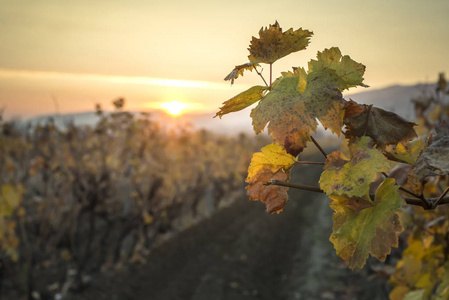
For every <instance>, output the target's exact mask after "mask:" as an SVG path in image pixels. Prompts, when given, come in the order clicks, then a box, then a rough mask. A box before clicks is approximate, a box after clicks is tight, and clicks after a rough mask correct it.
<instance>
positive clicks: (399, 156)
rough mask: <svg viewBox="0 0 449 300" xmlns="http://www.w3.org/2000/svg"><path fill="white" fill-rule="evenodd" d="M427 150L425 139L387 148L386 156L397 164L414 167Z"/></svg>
mask: <svg viewBox="0 0 449 300" xmlns="http://www.w3.org/2000/svg"><path fill="white" fill-rule="evenodd" d="M425 148H426V143H425V142H424V140H423V139H417V140H414V141H411V142H408V143H407V144H403V143H399V144H397V146H396V147H393V146H391V145H389V146H387V148H386V153H385V156H386V157H387V158H388V159H390V160H394V161H397V162H402V163H407V164H410V165H412V166H414V165H415V163H416V160H417V159H418V157H419V156H420V154H421V152H422V151H423V150H424V149H425Z"/></svg>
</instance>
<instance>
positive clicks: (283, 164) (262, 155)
mask: <svg viewBox="0 0 449 300" xmlns="http://www.w3.org/2000/svg"><path fill="white" fill-rule="evenodd" d="M294 164H295V157H294V156H292V155H290V154H288V153H287V151H285V149H284V148H283V147H282V146H281V145H279V144H270V145H268V146H265V147H263V148H262V152H256V153H254V154H253V158H252V159H251V163H250V165H249V168H248V177H247V178H246V181H247V182H250V181H252V180H253V178H254V177H255V176H256V175H257V173H259V171H260V170H262V169H265V168H266V169H269V170H271V172H272V173H276V172H277V171H279V170H280V169H284V170H289V169H290V168H291V167H293V165H294Z"/></svg>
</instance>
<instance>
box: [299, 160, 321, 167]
mask: <svg viewBox="0 0 449 300" xmlns="http://www.w3.org/2000/svg"><path fill="white" fill-rule="evenodd" d="M295 164H297V165H321V166H324V162H316V161H295Z"/></svg>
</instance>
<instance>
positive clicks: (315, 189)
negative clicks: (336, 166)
mask: <svg viewBox="0 0 449 300" xmlns="http://www.w3.org/2000/svg"><path fill="white" fill-rule="evenodd" d="M265 185H280V186H286V187H291V188H295V189H299V190H305V191H311V192H316V193H324V191H323V190H322V189H320V188H319V187H317V186H313V185H305V184H298V183H290V182H286V181H281V180H276V179H271V182H267V183H265Z"/></svg>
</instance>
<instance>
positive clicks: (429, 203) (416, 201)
mask: <svg viewBox="0 0 449 300" xmlns="http://www.w3.org/2000/svg"><path fill="white" fill-rule="evenodd" d="M264 185H279V186H285V187H290V188H294V189H299V190H305V191H310V192H316V193H323V194H324V191H323V190H322V189H320V188H319V187H317V186H312V185H305V184H298V183H290V182H286V181H281V180H275V179H272V180H271V182H267V183H265V184H264ZM445 192H446V193H447V192H449V187H448V188H447V189H446V191H445ZM446 193H443V194H442V195H441V196H440V197H439V198H429V199H425V200H426V202H423V201H422V199H420V198H410V197H405V198H403V199H404V201H405V202H406V203H407V204H409V205H416V206H421V207H422V208H424V209H435V208H436V207H437V206H438V205H442V204H448V203H449V196H447V197H445V195H446ZM369 196H370V198H372V199H374V196H375V195H374V194H369Z"/></svg>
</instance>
